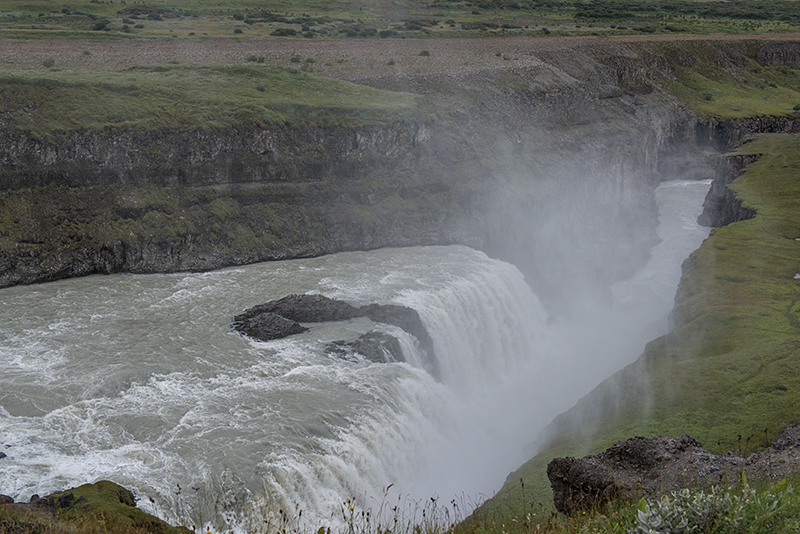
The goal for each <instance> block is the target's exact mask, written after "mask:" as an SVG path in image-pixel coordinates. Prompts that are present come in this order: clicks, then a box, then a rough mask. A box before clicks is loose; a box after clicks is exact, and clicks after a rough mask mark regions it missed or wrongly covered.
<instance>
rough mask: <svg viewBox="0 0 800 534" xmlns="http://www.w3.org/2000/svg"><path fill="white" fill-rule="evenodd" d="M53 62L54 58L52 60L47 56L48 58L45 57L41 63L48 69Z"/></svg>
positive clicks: (54, 62) (54, 61)
mask: <svg viewBox="0 0 800 534" xmlns="http://www.w3.org/2000/svg"><path fill="white" fill-rule="evenodd" d="M55 64H56V60H54V59H53V58H51V57H49V58H47V59H45V60H44V61H42V65H44V66H45V67H47V68H48V69H49V68H51V67H52V66H53V65H55Z"/></svg>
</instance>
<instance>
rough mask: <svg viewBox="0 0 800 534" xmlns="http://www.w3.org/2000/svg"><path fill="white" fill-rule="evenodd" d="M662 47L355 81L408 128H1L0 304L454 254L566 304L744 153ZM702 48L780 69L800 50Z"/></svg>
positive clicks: (603, 48) (552, 55) (636, 259)
mask: <svg viewBox="0 0 800 534" xmlns="http://www.w3.org/2000/svg"><path fill="white" fill-rule="evenodd" d="M660 46H661V49H659V50H653V49H651V48H652V47H649V46H648V45H646V44H642V45H634V44H631V43H619V44H615V43H606V44H600V43H593V44H591V45H575V46H574V47H569V48H567V49H560V50H558V51H552V52H547V51H543V52H541V53H539V55H538V57H537V61H536V62H533V64H532V65H528V66H524V67H509V68H498V69H491V70H474V71H464V72H460V73H457V74H452V73H449V74H441V75H432V74H419V75H414V74H408V73H406V74H403V75H396V76H382V77H375V78H368V77H362V78H360V79H358V80H356V81H357V82H359V83H362V84H365V85H370V86H373V87H378V88H382V89H390V90H396V91H410V92H415V93H419V94H423V95H425V96H426V98H427V99H428V102H429V103H430V105H431V109H432V110H433V111H431V112H430V113H429V115H428V117H429V118H428V120H423V121H417V122H396V123H391V124H383V125H371V126H357V125H356V126H347V127H344V126H340V127H331V126H321V125H316V124H313V123H292V124H281V125H275V126H270V127H260V128H257V127H252V126H249V127H244V126H243V127H242V128H239V129H231V128H227V129H216V130H214V129H211V130H195V131H185V130H157V131H141V130H137V129H135V128H122V129H115V130H111V129H106V130H100V131H97V130H92V131H89V130H80V129H78V130H76V131H74V132H72V133H69V134H65V133H58V132H54V133H53V135H50V136H43V137H39V138H36V137H33V136H31V135H30V134H26V133H24V132H19V131H11V130H0V214H2V220H1V221H0V286H9V285H15V284H25V283H32V282H39V281H46V280H54V279H58V278H62V277H68V276H80V275H86V274H92V273H110V272H117V271H125V272H134V273H146V272H170V271H188V270H207V269H214V268H219V267H222V266H226V265H233V264H243V263H250V262H256V261H264V260H275V259H286V258H295V257H304V256H313V255H320V254H326V253H331V252H336V251H342V250H353V249H372V248H378V247H384V246H407V245H431V244H452V243H461V244H466V245H468V246H472V247H475V248H479V249H481V250H484V251H486V252H487V253H489V254H490V255H493V256H495V257H499V258H502V259H505V260H508V261H511V262H513V263H515V264H516V265H517V266H518V267H519V268H520V269H521V270H522V271H523V272H524V273H525V275H526V277H527V279H528V280H529V281H530V282H531V284H532V285H533V286H534V289H535V290H536V291H537V293H538V294H540V296H541V297H542V298H543V300H544V301H545V302H546V303H547V304H549V305H551V306H557V305H558V304H557V303H560V302H568V301H569V299H570V292H571V291H575V292H581V291H584V290H585V289H586V287H584V286H597V287H601V286H603V285H605V284H607V283H608V282H609V281H612V280H616V279H619V278H621V277H623V276H625V275H627V274H630V272H632V270H634V269H635V268H636V266H637V265H639V264H640V263H641V262H643V261H645V260H646V257H647V250H648V248H649V245H651V244H652V243H653V241H654V240H655V239H656V236H655V231H654V229H655V225H656V222H657V221H656V213H655V210H654V201H653V198H652V191H653V189H654V188H655V186H656V185H657V184H658V183H659V182H660V181H661V180H663V179H670V178H674V177H694V178H698V177H707V176H710V175H711V174H712V173H713V172H714V170H713V164H712V159H713V158H711V157H710V156H709V155H708V151H705V152H704V151H703V149H704V148H706V147H704V146H703V144H702V143H698V140H701V141H706V140H709V139H710V140H712V141H715V142H719V140H720V138H721V137H724V136H728V137H730V140H726V141H725V144H727V143H728V142H733V141H734V137H736V136H739V137H741V132H736V131H734V130H732V129H730V128H728V129H727V130H724V132H721V131H720V128H719V125H718V124H716V123H713V122H702V123H701V122H700V121H699V120H698V118H697V116H696V115H695V114H694V112H693V111H691V110H690V109H689V108H688V107H687V106H685V105H684V104H682V103H681V101H680V100H678V99H677V98H676V97H674V96H673V95H672V93H671V92H670V90H669V87H668V85H669V84H668V83H666V82H665V80H671V79H672V78H673V77H674V76H673V75H674V69H675V68H677V67H678V66H681V65H683V64H690V63H691V62H692V57H691V54H688V55H687V54H686V53H684V51H683V49H682V48H681V47H680V46H677V45H676V46H672V45H667V44H662V45H660ZM773 47H775V49H774V50H773ZM711 48H713V53H714V54H715V56H714V58H713V60H714V61H717V62H726V61H727V62H728V63H731V64H737V63H742V62H743V61H745V59H746V60H747V61H751V60H752V58H750V57H749V56H747V57H745V56H746V55H747V54H749V55H750V56H752V55H753V54H755V55H756V56H758V57H759V58H762V60H763V61H765V62H773V63H774V62H779V61H789V60H790V59H791V57H793V56H792V54H794V53H795V52H794V50H795V48H796V45H795V44H792V43H772V44H765V45H763V46H760V47H758V48H756V49H755V50H756V51H755V52H753V51H748V50H750V49H748V48H747V47H744V46H742V47H738V48H737V47H734V46H732V45H716V48H714V47H711ZM787 58H788V59H787ZM753 120H756V121H758V120H761V119H753ZM787 124H788V125H781V124H779V122H775V123H774V125H773V127H774V128H794V127H795V126H794V123H793V122H791V123H790V124H789V123H787ZM762 126H763V125H762ZM762 126H758V128H761V127H762ZM754 128H755V129H757V128H756V127H755V126H754ZM576 280H582V281H583V282H582V284H583V285H582V286H581V287H578V286H577V285H576V284H575V281H576ZM570 288H572V289H570Z"/></svg>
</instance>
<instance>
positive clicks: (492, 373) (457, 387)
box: [0, 184, 708, 530]
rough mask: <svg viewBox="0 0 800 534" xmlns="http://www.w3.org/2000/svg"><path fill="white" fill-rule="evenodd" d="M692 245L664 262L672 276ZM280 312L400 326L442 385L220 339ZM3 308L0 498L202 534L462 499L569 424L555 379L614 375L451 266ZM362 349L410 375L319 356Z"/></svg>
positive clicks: (336, 261) (78, 295)
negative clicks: (427, 350)
mask: <svg viewBox="0 0 800 534" xmlns="http://www.w3.org/2000/svg"><path fill="white" fill-rule="evenodd" d="M707 186H708V184H706V185H705V187H706V189H707ZM686 187H687V188H689V187H691V186H689V185H687V186H686ZM698 191H699V192H696V193H695V194H694V197H693V198H695V197H696V199H695V200H693V201H692V202H694V204H693V206H694V207H692V208H691V209H692V210H694V211H693V213H694V214H695V215H694V216H696V214H697V213H699V205H700V203H701V202H702V195H703V194H704V191H703V190H702V189H699V190H698ZM695 204H696V205H695ZM670 209H672V208H670ZM663 224H664V221H662V226H663ZM676 232H677V233H681V232H683V233H686V232H685V229H680V228H679V229H677V230H676ZM700 239H702V237H701V238H700ZM662 240H663V241H670V240H672V238H671V237H669V236H667V237H664V236H662ZM695 240H696V242H692V243H693V245H683V246H684V249H680V250H678V251H675V252H672V253H671V254H672V256H671V258H672V259H671V260H670V261H671V262H672V263H673V264H675V265H672V267H671V268H672V270H673V271H674V269H675V268H676V266H677V270H678V273H679V270H680V269H679V265H680V261H681V260H682V258H683V257H685V256H686V254H688V252H689V251H690V250H692V249H693V248H695V247H696V246H697V244H699V240H697V238H695ZM687 246H691V248H688V250H685V248H686V247H687ZM654 256H656V254H655V253H654ZM673 256H674V257H673ZM664 263H669V262H665V260H664V259H663V258H660V259H659V262H658V265H661V266H663V264H664ZM647 276H649V277H650V278H647V277H645V279H646V280H647V283H648V284H650V285H651V286H652V284H656V283H660V280H661V279H662V278H663V277H661V275H659V274H653V275H652V276H651V275H647ZM660 277H661V278H660ZM670 284H672V286H671V287H672V289H671V290H670V289H669V288H667V289H665V291H667V293H669V291H672V293H674V286H675V284H677V278H676V279H675V280H674V281H673V282H670ZM634 285H635V284H634ZM614 292H615V297H617V301H618V302H617V304H613V305H611V307H612V308H614V309H617V308H620V307H621V308H626V309H628V308H630V309H634V310H635V309H636V307H635V301H636V299H637V298H638V297H636V296H635V291H634V292H632V293H631V292H630V291H628V292H626V289H625V288H623V287H619V288H615V289H614ZM290 293H321V294H324V295H326V296H328V297H331V298H337V299H342V300H346V301H348V302H350V303H352V304H355V305H364V304H369V303H373V302H374V303H381V304H390V303H392V304H401V305H405V306H409V307H412V308H414V309H415V310H417V312H418V313H419V314H420V316H421V318H422V319H423V322H424V323H425V325H426V327H427V329H428V331H429V333H430V335H431V337H432V339H433V342H434V351H435V357H436V360H437V367H438V369H439V375H440V380H439V381H437V380H435V379H434V378H433V377H432V376H431V374H430V373H428V372H427V371H426V368H427V363H429V362H426V357H429V356H430V355H423V354H420V353H419V352H418V351H417V348H416V345H415V340H414V339H413V338H412V337H411V336H410V335H409V334H407V333H405V332H404V331H402V330H401V329H399V328H397V327H393V326H388V325H383V324H376V323H372V322H371V321H369V320H368V319H356V320H352V321H345V322H336V323H321V324H314V325H309V326H311V329H310V330H309V331H307V332H305V333H303V334H299V335H297V336H292V337H290V338H285V339H281V340H276V341H271V342H267V343H263V342H255V341H253V340H248V339H246V338H243V337H242V336H240V335H238V334H237V333H235V332H233V331H232V330H231V328H230V321H231V318H232V317H233V316H234V315H235V314H237V313H239V312H241V311H242V310H243V309H244V308H247V307H250V306H253V305H256V304H260V303H263V302H266V301H268V300H271V299H277V298H281V297H283V296H285V295H287V294H290ZM631 295H634V296H631ZM670 298H671V297H670ZM0 302H2V304H3V306H2V308H0V325H1V326H0V369H2V370H1V371H0V447H2V449H0V450H2V451H3V452H5V453H6V454H7V455H8V457H7V458H3V459H2V460H0V493H6V494H9V495H11V496H13V497H15V498H17V499H27V497H28V496H29V495H31V494H32V493H39V494H46V493H48V492H51V491H57V490H62V489H64V488H67V487H70V486H75V485H78V484H82V483H85V482H94V481H97V480H101V479H111V480H113V481H115V482H118V483H120V484H122V485H124V486H126V487H129V488H130V489H132V490H133V491H134V492H135V493H136V494H137V496H138V497H139V498H140V506H141V507H142V508H144V509H145V510H147V511H150V512H154V513H156V514H157V515H159V516H161V517H164V518H165V519H167V520H169V521H172V522H180V523H183V524H190V525H196V526H200V525H206V524H208V525H212V526H214V527H215V528H217V529H222V528H229V527H231V528H234V529H241V530H249V529H254V528H255V526H256V525H259V524H261V523H262V521H263V519H264V518H268V517H269V514H270V512H273V513H274V511H275V510H277V508H278V507H284V508H287V507H288V508H289V509H292V510H293V511H294V512H295V513H296V512H298V511H299V510H300V509H303V510H304V515H303V517H304V521H306V522H307V523H306V525H307V526H309V527H311V528H314V526H315V525H316V526H320V525H329V524H334V525H335V524H336V521H337V518H340V517H341V515H340V514H337V511H339V510H340V509H341V505H342V502H343V501H344V500H345V499H348V498H355V499H356V500H357V501H358V502H359V506H361V507H362V508H371V507H374V506H375V500H374V499H380V498H381V496H382V495H383V491H384V488H386V487H387V486H389V485H390V484H391V485H393V488H392V489H393V491H394V492H395V495H401V496H406V495H407V496H411V498H412V499H427V498H429V497H434V496H437V497H438V496H442V497H444V498H447V499H449V498H450V497H451V496H455V495H467V496H468V497H469V499H470V500H478V499H479V497H478V495H479V494H481V492H484V493H485V492H490V491H492V490H494V489H496V488H497V487H498V486H499V484H500V483H501V482H502V480H503V478H504V476H505V474H506V473H507V472H508V471H509V470H511V469H513V468H514V467H516V465H517V462H518V460H519V456H518V455H519V451H520V449H521V447H522V445H523V444H524V443H527V442H529V441H531V440H532V439H533V438H534V437H535V435H536V433H537V432H538V430H539V429H540V428H542V427H543V426H544V425H545V424H546V423H547V422H549V420H550V418H552V417H553V416H554V415H555V414H556V413H558V411H560V410H563V409H564V407H565V406H564V403H565V402H567V401H565V400H564V398H565V395H564V384H565V383H569V384H571V385H572V387H571V388H570V394H569V395H566V397H569V396H570V395H572V396H573V397H575V396H579V395H581V394H583V393H585V392H586V391H588V388H590V387H591V386H592V385H593V384H592V383H591V381H592V380H595V381H596V380H598V379H600V378H602V376H599V375H598V374H597V373H595V375H594V376H592V377H591V380H590V379H586V380H584V381H583V382H581V381H580V380H577V381H576V380H573V377H572V376H570V375H568V373H573V374H574V369H575V368H576V366H578V367H581V366H582V368H584V369H592V368H593V369H602V372H604V373H606V374H608V373H607V372H606V371H608V372H612V371H613V370H614V369H613V367H614V366H617V367H618V366H621V365H623V364H624V363H627V362H621V361H614V362H613V363H610V364H609V363H603V362H596V361H595V360H597V359H599V358H600V359H601V358H603V357H605V356H604V354H600V355H599V356H598V353H597V352H596V351H593V350H585V347H583V345H581V344H575V343H574V342H573V341H574V339H579V338H580V339H584V338H585V339H587V341H585V343H589V344H591V343H592V341H591V340H592V335H590V334H589V333H588V329H587V328H586V324H585V323H583V322H582V321H583V318H582V317H580V316H576V318H575V319H574V320H572V321H568V322H563V323H559V324H548V323H547V320H546V315H545V313H544V311H543V309H542V308H541V306H540V305H539V302H538V299H537V298H536V297H535V295H533V294H532V292H531V291H530V289H529V287H528V286H527V285H526V283H525V281H524V280H523V277H522V275H521V274H520V273H519V271H517V270H516V269H515V268H514V267H513V266H511V265H508V264H506V263H503V262H500V261H496V260H492V259H489V258H487V257H486V256H485V255H484V254H482V253H480V252H476V251H473V250H471V249H468V248H465V247H460V246H453V247H421V248H419V247H418V248H408V249H393V250H392V249H390V250H379V251H373V252H352V253H342V254H335V255H332V256H326V257H321V258H315V259H307V260H294V261H285V262H276V263H268V264H258V265H251V266H247V267H239V268H234V269H226V270H222V271H216V272H210V273H202V274H172V275H147V276H130V275H114V276H94V277H88V278H82V279H72V280H64V281H59V282H54V283H49V284H41V285H35V286H27V287H14V288H8V289H4V290H2V291H0ZM623 304H624V305H623ZM615 306H616V308H615ZM666 311H668V309H667V310H666ZM666 311H663V312H661V311H654V312H651V313H650V315H647V314H643V313H637V320H639V321H645V322H646V321H650V322H652V321H654V320H655V319H658V317H660V315H659V314H662V315H663V313H666ZM613 315H614V314H606V316H607V317H611V316H613ZM651 315H652V318H649V319H648V317H650V316H651ZM619 317H621V319H619V320H618V321H617V322H619V321H623V322H624V321H629V319H630V316H629V315H625V314H620V315H619ZM612 322H613V321H612ZM614 324H617V323H614ZM608 328H611V326H608ZM373 330H379V331H382V332H386V333H389V334H391V335H393V336H395V337H397V338H398V339H399V340H400V342H401V345H402V346H403V352H404V355H405V358H406V360H407V363H391V364H375V363H371V362H369V361H367V360H361V361H349V360H342V359H337V358H335V357H332V356H330V355H328V354H326V352H325V346H326V344H327V343H329V342H331V341H335V340H353V339H355V338H357V337H358V336H359V335H360V334H362V333H365V332H368V331H373ZM593 348H596V347H593ZM609 350H610V349H609ZM632 357H635V354H634V355H633V356H632ZM626 358H631V356H630V355H628V356H626ZM609 369H610V371H609ZM565 377H568V378H565ZM179 487H180V489H178V488H179Z"/></svg>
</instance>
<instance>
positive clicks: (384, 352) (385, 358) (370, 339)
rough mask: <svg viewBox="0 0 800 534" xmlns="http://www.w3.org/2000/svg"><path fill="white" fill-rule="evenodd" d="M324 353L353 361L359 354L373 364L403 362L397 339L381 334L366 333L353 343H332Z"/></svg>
mask: <svg viewBox="0 0 800 534" xmlns="http://www.w3.org/2000/svg"><path fill="white" fill-rule="evenodd" d="M325 352H326V353H327V354H329V355H331V356H335V357H337V358H342V359H345V360H355V359H357V357H356V356H355V355H356V354H360V355H361V356H363V357H364V358H366V359H368V360H369V361H371V362H375V363H392V362H403V361H405V358H404V357H403V350H402V349H401V348H400V342H399V341H398V340H397V338H396V337H394V336H390V335H389V334H385V333H383V332H368V333H366V334H362V335H361V336H359V338H358V339H356V340H355V341H334V342H333V343H329V344H328V345H327V346H326V347H325Z"/></svg>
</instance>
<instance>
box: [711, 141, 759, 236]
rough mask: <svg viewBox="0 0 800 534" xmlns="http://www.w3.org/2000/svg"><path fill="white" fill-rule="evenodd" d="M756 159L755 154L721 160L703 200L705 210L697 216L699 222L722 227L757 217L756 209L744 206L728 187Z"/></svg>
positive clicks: (712, 226)
mask: <svg viewBox="0 0 800 534" xmlns="http://www.w3.org/2000/svg"><path fill="white" fill-rule="evenodd" d="M755 159H756V157H755V156H729V157H726V158H722V159H721V160H719V163H718V166H719V169H718V171H717V173H716V175H715V177H714V181H712V182H711V188H710V189H709V190H708V193H707V194H706V198H705V200H704V201H703V212H702V213H701V214H700V216H699V217H697V223H698V224H701V225H703V226H710V227H711V228H720V227H722V226H726V225H728V224H731V223H734V222H737V221H744V220H747V219H752V218H753V217H755V214H756V212H755V210H752V209H750V208H745V207H743V206H742V202H741V201H740V200H738V199H737V198H736V193H734V192H733V191H731V190H730V189H729V188H728V185H729V184H730V183H731V182H733V181H734V180H735V179H736V178H738V177H739V176H740V175H741V174H742V171H743V170H744V168H745V167H747V166H748V165H750V164H751V163H752V162H753V161H755Z"/></svg>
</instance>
